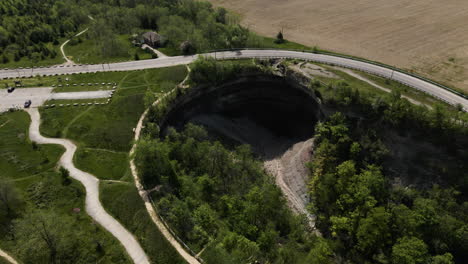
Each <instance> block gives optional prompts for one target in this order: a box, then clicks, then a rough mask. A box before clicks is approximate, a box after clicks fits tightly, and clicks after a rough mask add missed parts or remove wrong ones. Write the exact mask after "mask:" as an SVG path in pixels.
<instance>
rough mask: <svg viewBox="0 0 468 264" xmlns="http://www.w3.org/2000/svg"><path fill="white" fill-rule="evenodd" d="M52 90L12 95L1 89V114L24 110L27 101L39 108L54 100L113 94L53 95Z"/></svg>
mask: <svg viewBox="0 0 468 264" xmlns="http://www.w3.org/2000/svg"><path fill="white" fill-rule="evenodd" d="M52 90H53V88H52V87H41V88H18V89H15V91H13V92H12V93H8V92H7V90H6V89H0V113H1V112H4V111H7V110H8V109H9V108H22V107H23V106H24V102H26V100H31V102H32V104H31V107H38V106H41V105H42V104H44V102H45V101H47V100H52V99H56V100H59V99H66V100H73V99H78V100H79V99H98V98H108V97H110V96H111V93H112V91H110V90H105V91H88V92H68V93H52Z"/></svg>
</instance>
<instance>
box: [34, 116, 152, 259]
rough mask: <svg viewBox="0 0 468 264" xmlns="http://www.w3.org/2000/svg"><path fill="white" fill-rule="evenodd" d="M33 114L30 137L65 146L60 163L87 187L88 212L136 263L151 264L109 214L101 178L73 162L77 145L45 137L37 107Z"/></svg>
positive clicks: (123, 228) (134, 241) (41, 141)
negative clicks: (104, 199) (101, 196)
mask: <svg viewBox="0 0 468 264" xmlns="http://www.w3.org/2000/svg"><path fill="white" fill-rule="evenodd" d="M27 112H28V113H29V115H30V116H31V126H30V127H29V137H30V139H31V141H35V142H37V143H39V144H57V145H62V146H64V147H65V149H66V151H65V153H64V154H63V155H62V157H61V158H60V161H59V164H60V165H61V166H63V167H64V168H66V169H67V170H69V171H70V176H71V177H73V178H74V179H76V180H78V181H80V182H81V183H82V184H83V186H84V187H85V189H86V212H87V213H88V214H89V215H90V216H91V217H92V218H93V219H94V220H95V221H96V222H98V223H99V224H100V225H101V226H102V227H104V228H105V229H106V230H107V231H109V232H110V233H111V234H112V235H114V236H115V237H116V238H117V239H118V240H119V241H120V243H121V244H122V245H123V246H124V248H125V249H126V251H127V253H128V255H129V256H130V257H131V259H132V260H133V262H134V263H136V264H149V263H150V262H149V259H148V256H146V254H145V252H144V251H143V249H142V248H141V246H140V244H139V243H138V241H137V240H136V239H135V237H133V235H132V234H131V233H130V232H129V231H128V230H127V229H125V227H123V226H122V225H121V224H120V223H119V222H118V221H117V220H115V219H114V218H113V217H112V216H111V215H109V214H108V213H107V212H106V210H104V208H103V207H102V205H101V202H100V200H99V180H98V179H97V178H96V177H94V176H93V175H91V174H89V173H86V172H84V171H81V170H79V169H77V168H76V167H75V165H74V164H73V155H74V154H75V151H76V145H75V144H73V142H71V141H70V140H66V139H60V138H45V137H43V136H42V135H41V134H40V132H39V124H40V120H41V117H40V114H39V111H38V110H37V108H32V109H28V110H27Z"/></svg>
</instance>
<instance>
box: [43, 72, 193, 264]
mask: <svg viewBox="0 0 468 264" xmlns="http://www.w3.org/2000/svg"><path fill="white" fill-rule="evenodd" d="M186 74H187V71H186V67H185V66H177V67H172V68H164V69H152V70H143V71H134V72H123V73H122V72H120V73H101V74H100V76H99V79H106V78H110V79H112V81H116V82H117V83H118V88H117V92H116V94H115V95H114V98H113V100H112V101H111V103H110V104H108V105H105V106H92V107H69V108H52V109H41V114H42V118H43V123H42V124H41V132H42V133H44V134H45V135H48V136H63V137H66V138H70V139H72V140H74V141H75V142H76V143H77V145H78V146H79V147H78V151H77V154H76V156H75V157H74V161H75V165H76V166H77V167H78V168H80V169H82V170H84V171H87V172H90V173H92V174H94V175H96V176H97V177H98V178H100V179H104V180H107V179H110V180H120V181H126V182H128V184H126V183H109V182H102V183H101V186H100V188H101V200H102V202H103V204H104V207H105V208H106V209H107V210H108V211H109V212H110V213H111V214H112V215H114V216H115V217H116V218H117V219H118V220H119V221H120V222H121V223H122V224H123V225H124V226H125V227H127V228H128V229H129V230H130V232H132V233H133V234H134V235H135V236H136V237H137V238H138V240H139V241H140V243H141V245H142V246H143V248H144V250H145V252H146V253H147V254H148V256H149V257H150V259H151V260H152V261H153V262H154V263H183V261H182V260H180V257H179V256H178V254H177V253H176V252H175V250H174V249H173V248H172V247H171V246H170V245H169V243H168V242H167V241H166V240H165V238H164V237H163V236H162V234H161V233H160V232H159V230H158V229H157V228H156V226H155V225H154V224H153V223H152V222H151V219H150V218H149V216H148V214H147V212H146V210H145V208H144V205H143V203H142V201H141V198H140V197H139V196H138V193H137V192H136V189H135V187H134V186H133V178H131V175H130V171H129V163H128V154H127V153H128V151H129V149H130V145H131V141H132V139H133V130H132V129H133V127H134V126H135V125H136V123H137V121H138V118H139V117H140V115H141V114H142V112H143V110H144V106H143V94H144V93H145V92H146V91H147V90H150V91H152V92H155V93H162V92H167V91H169V90H170V89H172V88H173V87H174V86H175V85H176V84H177V83H179V82H180V81H182V80H183V79H184V78H185V75H186ZM93 75H94V74H89V75H83V76H82V78H89V80H91V79H92V78H93ZM110 79H106V80H110Z"/></svg>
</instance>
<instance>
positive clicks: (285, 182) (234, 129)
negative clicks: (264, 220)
mask: <svg viewBox="0 0 468 264" xmlns="http://www.w3.org/2000/svg"><path fill="white" fill-rule="evenodd" d="M191 122H194V123H197V124H201V125H203V126H205V127H207V128H208V129H209V130H211V131H214V132H216V133H219V134H222V135H224V136H226V137H228V138H230V139H232V140H235V141H237V142H239V143H242V144H249V145H251V146H252V148H253V151H254V152H255V153H257V154H259V155H261V156H262V157H263V160H264V167H265V170H266V171H267V173H268V174H270V175H271V176H273V177H274V179H275V182H276V185H277V186H278V187H280V189H281V191H282V192H283V195H284V196H285V198H286V200H287V202H288V205H289V207H290V208H291V209H292V210H294V211H295V212H296V213H298V214H304V215H306V216H307V218H308V220H309V224H310V227H311V228H315V217H314V216H313V215H311V214H310V213H309V212H308V210H307V204H308V203H309V197H308V195H307V182H308V179H307V178H308V175H309V171H308V168H307V167H306V162H308V161H310V158H311V150H312V147H313V142H314V141H313V139H308V140H305V141H298V140H293V139H289V138H284V137H279V136H276V135H274V134H272V132H270V130H268V129H266V128H264V127H262V126H260V125H258V124H256V123H254V122H253V121H251V120H249V119H248V118H226V117H224V116H221V115H215V114H207V115H198V116H196V117H194V118H192V119H191Z"/></svg>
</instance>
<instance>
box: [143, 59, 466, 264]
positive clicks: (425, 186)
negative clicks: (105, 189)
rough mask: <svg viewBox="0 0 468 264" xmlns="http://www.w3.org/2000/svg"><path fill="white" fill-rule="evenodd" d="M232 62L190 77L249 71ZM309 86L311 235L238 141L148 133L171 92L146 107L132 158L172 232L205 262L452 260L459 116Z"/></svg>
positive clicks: (459, 217)
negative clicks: (315, 113)
mask: <svg viewBox="0 0 468 264" xmlns="http://www.w3.org/2000/svg"><path fill="white" fill-rule="evenodd" d="M242 63H244V62H241V64H242ZM233 64H236V62H216V61H212V60H206V59H201V60H199V61H197V62H196V63H195V64H194V65H193V67H192V71H191V73H190V76H191V78H192V79H191V80H190V81H191V82H192V83H193V84H197V85H202V84H208V85H216V84H219V83H221V82H223V81H226V80H229V79H232V78H233V76H235V75H236V74H237V75H238V74H243V73H245V71H243V70H242V69H250V70H253V69H255V67H252V65H251V64H248V63H244V65H241V64H237V65H233ZM261 64H262V63H260V65H261ZM263 64H264V63H263ZM258 67H260V66H258ZM210 69H215V70H212V71H211V70H210ZM260 69H261V68H257V70H260ZM261 72H262V73H263V74H264V73H266V72H268V71H265V70H262V71H261ZM214 75H216V76H214ZM201 87H203V85H202V86H201ZM310 88H311V89H313V90H314V91H315V93H316V94H317V95H318V96H319V97H320V98H321V100H322V102H323V105H322V107H323V108H324V110H326V112H328V113H330V114H329V115H328V117H327V118H326V120H323V122H320V123H319V124H317V126H316V130H315V135H311V137H312V136H314V138H315V147H314V150H313V159H312V160H311V162H310V164H309V166H310V172H311V175H310V184H309V187H310V196H311V203H310V208H311V212H312V213H313V214H315V215H316V216H317V223H316V225H317V227H318V228H319V230H320V232H321V233H322V236H323V237H322V238H319V237H317V236H315V235H314V234H312V233H311V231H310V230H309V229H308V228H306V225H305V222H304V221H303V219H302V220H301V217H298V216H295V215H294V214H292V213H291V212H290V211H289V210H288V209H287V208H286V206H285V201H284V200H283V199H282V198H281V193H280V192H279V190H278V189H277V188H276V187H275V186H274V185H273V183H272V180H271V179H270V178H269V176H267V175H266V174H265V172H264V171H263V169H262V168H261V163H259V161H258V159H257V158H256V156H255V155H253V154H252V153H251V152H250V151H249V147H247V146H239V147H237V148H235V149H231V148H230V147H227V146H225V145H223V143H222V142H217V141H213V137H211V136H210V135H209V134H207V132H206V131H205V130H203V129H202V128H200V127H197V126H193V125H188V126H187V127H186V128H185V130H183V131H180V132H177V131H175V130H174V129H169V130H168V132H167V133H166V134H164V135H163V136H162V135H159V128H158V125H157V123H158V120H160V119H161V118H162V117H163V116H164V114H165V113H166V112H165V110H164V109H165V108H167V106H168V105H170V103H171V101H172V100H174V98H175V97H176V96H177V95H178V94H181V93H175V94H173V96H172V97H171V98H169V99H167V100H166V101H164V102H163V103H162V104H160V105H159V106H158V107H155V108H154V109H152V110H151V111H150V114H149V118H148V120H147V126H146V129H145V132H146V136H147V137H146V138H145V139H144V140H142V141H141V142H140V143H139V148H138V151H137V154H136V159H137V165H138V167H139V170H140V173H141V176H142V177H143V182H144V184H145V186H146V187H147V188H154V187H156V189H157V190H158V191H157V192H154V193H153V198H154V200H155V201H156V204H157V207H158V210H159V212H160V213H161V215H162V216H163V217H164V218H165V219H166V221H167V222H168V223H169V225H170V226H171V227H172V228H173V229H174V230H175V231H176V233H177V234H178V235H179V236H180V237H181V238H182V240H184V241H185V242H187V243H188V244H189V246H190V247H192V248H193V249H195V251H197V250H201V249H203V248H205V247H206V249H205V251H204V253H203V254H202V257H203V258H204V259H205V260H206V261H207V263H239V262H241V263H243V262H249V261H254V260H257V261H259V262H260V263H336V262H337V261H338V262H339V261H344V263H394V264H406V263H408V264H410V263H463V260H464V259H466V258H467V257H468V256H467V255H466V252H468V225H467V222H468V202H466V193H467V190H468V174H467V171H468V164H467V163H466V162H463V161H465V160H468V151H467V149H468V123H467V115H466V114H465V113H462V112H458V111H456V110H453V109H452V108H446V107H445V106H442V105H435V106H434V108H433V109H428V108H426V107H424V106H415V105H412V104H411V103H409V102H408V101H407V100H406V99H403V98H401V96H400V94H399V93H398V92H397V91H394V92H393V93H392V94H388V95H378V94H375V93H371V92H366V93H363V92H360V91H359V90H358V89H356V88H355V87H351V86H349V85H348V84H347V83H346V82H343V81H341V82H338V83H336V84H334V85H330V86H323V85H322V84H321V83H320V82H317V81H314V82H311V84H310ZM333 113H334V114H333Z"/></svg>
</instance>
